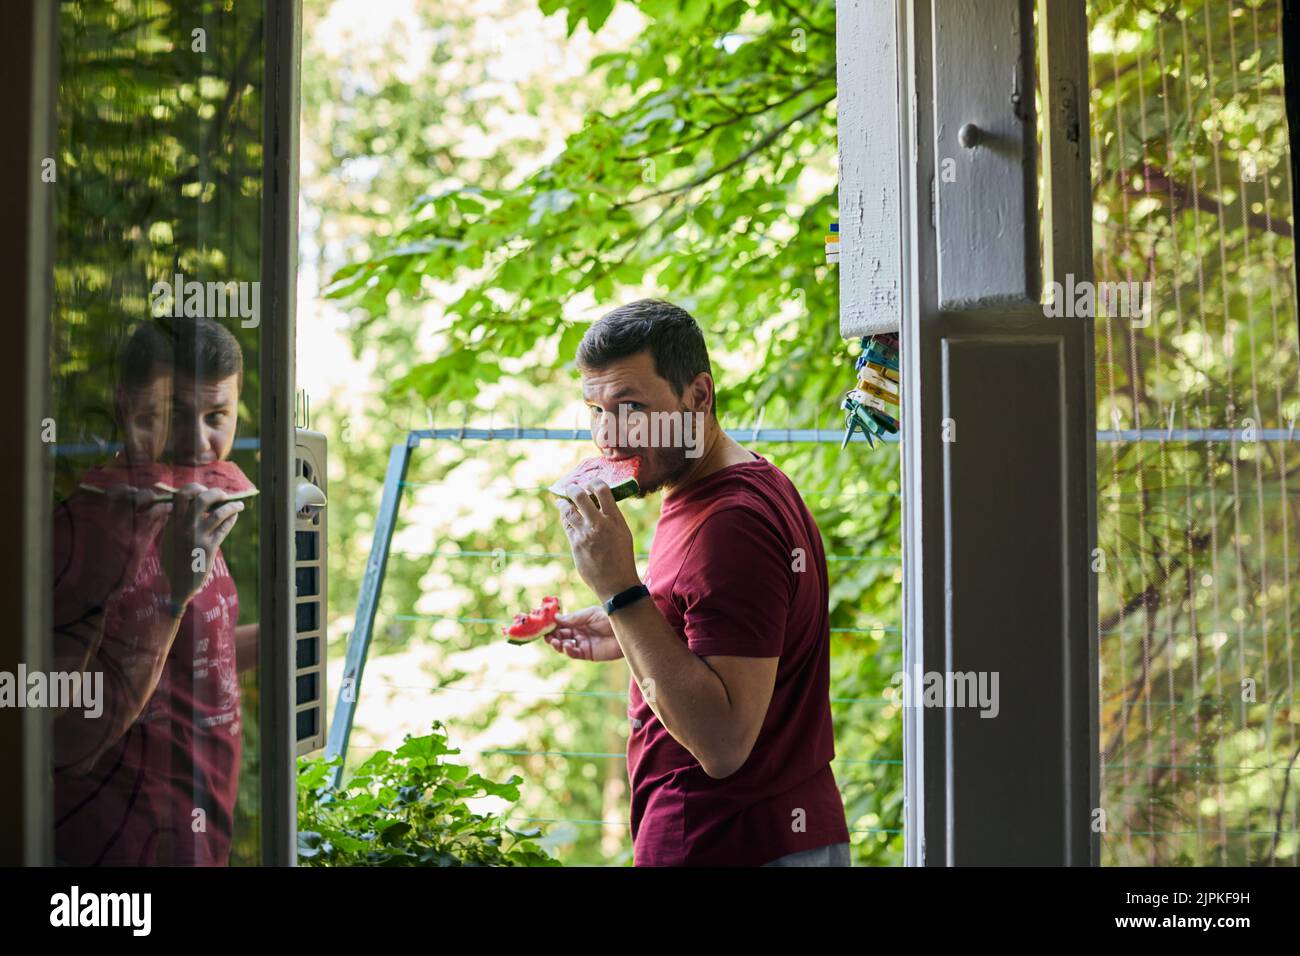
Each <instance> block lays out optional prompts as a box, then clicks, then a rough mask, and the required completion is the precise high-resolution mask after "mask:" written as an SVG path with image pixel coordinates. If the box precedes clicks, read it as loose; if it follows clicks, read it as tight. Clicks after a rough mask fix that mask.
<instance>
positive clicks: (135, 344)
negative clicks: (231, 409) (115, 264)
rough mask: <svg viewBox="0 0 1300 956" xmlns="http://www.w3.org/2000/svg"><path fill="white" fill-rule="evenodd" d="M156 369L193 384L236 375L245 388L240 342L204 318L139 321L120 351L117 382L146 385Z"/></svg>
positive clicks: (132, 385) (218, 324) (216, 324)
mask: <svg viewBox="0 0 1300 956" xmlns="http://www.w3.org/2000/svg"><path fill="white" fill-rule="evenodd" d="M158 366H162V367H164V368H167V369H170V370H171V371H172V373H173V374H175V375H183V376H185V377H186V378H192V379H194V381H196V382H215V381H220V380H221V379H224V378H229V377H230V376H232V375H238V376H239V385H240V388H241V389H242V388H243V385H244V353H243V350H242V349H240V347H239V342H238V341H236V339H235V337H234V335H232V334H231V333H230V330H229V329H227V328H226V327H225V326H224V325H222V324H221V323H219V322H216V321H213V320H212V319H209V318H206V317H203V316H199V317H196V318H178V319H172V318H166V317H165V318H160V319H152V320H150V321H147V322H141V323H140V324H139V325H138V326H136V328H135V331H134V332H132V333H131V337H130V338H129V339H127V341H126V345H125V346H123V348H122V353H121V356H120V358H119V360H118V365H117V375H118V383H119V384H121V385H123V386H126V387H135V386H141V385H147V384H148V383H149V382H150V381H151V380H152V379H153V377H154V376H155V375H156V374H157V371H156V370H157V367H158Z"/></svg>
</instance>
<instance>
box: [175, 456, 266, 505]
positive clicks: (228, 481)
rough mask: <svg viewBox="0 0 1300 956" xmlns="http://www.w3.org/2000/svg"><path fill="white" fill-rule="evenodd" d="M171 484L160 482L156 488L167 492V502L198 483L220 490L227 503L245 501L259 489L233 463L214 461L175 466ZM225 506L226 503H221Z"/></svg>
mask: <svg viewBox="0 0 1300 956" xmlns="http://www.w3.org/2000/svg"><path fill="white" fill-rule="evenodd" d="M168 481H169V482H170V483H164V482H159V483H158V484H157V485H156V487H158V488H160V489H161V490H162V491H164V492H167V498H166V500H171V495H173V494H175V493H176V492H177V491H178V490H179V489H181V488H184V487H185V486H186V485H189V484H194V483H198V484H200V485H203V486H204V487H205V488H220V489H221V490H222V491H224V492H225V493H226V501H243V500H244V499H246V498H251V497H253V496H254V495H256V494H257V488H256V487H255V486H254V485H253V483H252V482H251V481H249V480H248V476H247V475H245V474H244V472H243V471H242V470H241V469H240V467H239V466H238V465H236V464H235V463H234V462H233V461H214V462H212V463H210V464H207V465H173V466H172V469H171V477H170V478H169V479H168ZM221 504H225V502H221Z"/></svg>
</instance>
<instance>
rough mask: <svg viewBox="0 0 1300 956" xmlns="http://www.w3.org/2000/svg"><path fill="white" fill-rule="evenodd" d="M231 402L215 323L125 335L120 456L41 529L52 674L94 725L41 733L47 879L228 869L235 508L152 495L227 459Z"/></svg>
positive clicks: (239, 639)
mask: <svg viewBox="0 0 1300 956" xmlns="http://www.w3.org/2000/svg"><path fill="white" fill-rule="evenodd" d="M242 386H243V356H242V353H241V352H240V349H239V345H238V343H237V342H236V341H235V339H234V336H232V335H231V334H230V332H229V331H228V330H226V329H225V328H223V327H222V326H221V325H219V324H218V323H216V322H214V321H212V320H209V319H202V318H199V319H178V320H159V321H155V322H148V323H145V324H143V325H141V326H140V327H138V328H137V329H136V330H135V332H134V333H133V334H132V336H131V338H130V339H129V341H128V342H127V344H126V347H125V349H124V350H123V353H122V358H121V361H120V363H119V368H118V385H117V389H116V392H115V396H114V404H115V413H116V417H117V421H118V424H119V425H120V427H121V431H122V435H123V449H122V451H121V452H120V453H119V454H118V455H117V456H116V457H115V458H114V460H113V461H111V462H109V463H107V464H104V465H100V466H97V467H95V468H92V469H91V470H90V471H89V472H87V473H86V475H84V476H83V481H82V487H81V489H80V490H78V492H77V493H76V494H74V495H73V496H72V497H71V498H69V499H68V500H67V501H66V502H64V503H63V504H62V505H60V507H59V509H58V512H57V513H56V515H55V522H54V539H55V540H54V553H55V567H54V617H55V635H54V652H55V661H56V665H55V666H56V668H58V669H61V670H84V671H87V672H90V673H95V672H102V673H103V681H104V684H103V698H104V700H103V713H102V714H101V715H100V716H99V717H97V718H91V717H88V716H86V715H85V714H84V713H83V712H82V711H78V710H67V711H64V712H62V713H60V714H59V715H58V717H57V718H56V721H55V729H54V737H55V780H54V786H55V855H56V859H57V860H58V861H59V862H60V863H69V864H80V865H96V864H108V865H125V866H131V865H146V864H164V865H168V864H171V865H214V864H215V865H224V864H226V863H227V862H228V860H229V855H230V841H231V831H232V820H233V814H234V806H235V797H236V793H237V790H238V783H239V763H240V744H241V740H240V730H241V726H240V709H239V683H238V680H237V670H238V669H242V668H244V667H249V666H252V664H253V663H254V662H255V660H256V641H257V626H256V625H248V626H245V627H240V628H237V627H236V622H237V621H238V618H239V595H238V594H237V593H236V590H235V585H234V581H233V580H232V578H231V576H230V573H229V570H228V569H227V567H226V562H225V559H224V558H223V556H222V554H221V550H220V545H221V543H222V541H224V540H225V538H226V535H227V534H229V533H230V531H231V529H232V528H233V527H234V525H235V521H236V518H237V517H238V515H239V512H240V511H242V510H243V502H241V501H226V500H225V499H226V492H225V491H223V490H221V489H220V488H216V487H211V488H210V487H205V486H204V485H203V484H201V483H199V482H197V481H190V482H188V483H186V484H185V485H184V487H180V488H179V489H178V490H177V491H176V492H175V494H174V495H172V496H171V497H170V500H164V501H159V500H157V499H158V498H159V497H160V493H159V490H158V489H157V488H156V487H155V485H156V484H157V483H159V482H163V483H170V482H171V479H173V478H174V477H175V475H176V474H185V475H187V476H193V475H195V474H200V476H201V472H196V471H195V468H200V469H201V468H202V466H209V465H211V464H212V463H213V462H217V461H220V460H222V459H225V458H226V457H227V456H228V455H229V454H230V451H231V449H232V447H233V445H234V440H235V427H236V422H237V416H238V405H239V392H240V389H241V388H242ZM186 466H188V467H186ZM175 484H177V485H180V484H181V480H180V479H176V480H175ZM91 488H94V489H97V490H90V489H91Z"/></svg>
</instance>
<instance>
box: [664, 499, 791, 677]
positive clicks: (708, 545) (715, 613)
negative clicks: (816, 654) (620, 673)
mask: <svg viewBox="0 0 1300 956" xmlns="http://www.w3.org/2000/svg"><path fill="white" fill-rule="evenodd" d="M793 562H794V558H793V557H792V555H791V548H789V547H787V546H786V542H785V541H783V540H782V536H781V534H780V533H778V531H777V530H776V529H775V527H773V525H772V523H771V522H770V521H769V520H768V518H767V517H766V516H765V515H764V514H763V513H762V512H761V511H759V510H757V509H755V508H751V507H747V506H736V507H732V508H725V509H723V510H721V511H717V512H714V513H713V514H711V515H709V516H708V517H706V518H705V519H704V521H703V523H702V524H701V525H700V528H699V530H698V531H697V532H696V533H695V538H694V540H693V541H692V543H691V547H690V553H689V554H688V556H687V560H686V562H685V564H684V565H683V568H682V571H681V573H680V574H679V576H678V578H677V582H676V586H675V587H674V591H675V592H676V596H677V598H678V600H679V601H681V612H682V620H683V629H684V631H685V633H686V643H687V646H688V647H690V649H691V650H692V651H694V652H695V653H696V654H698V655H700V656H701V657H703V656H706V655H710V654H724V655H731V656H736V657H780V656H781V652H782V650H783V648H784V646H785V633H786V620H787V617H788V615H789V612H790V605H791V602H792V600H793V595H794V580H793V574H794V570H793Z"/></svg>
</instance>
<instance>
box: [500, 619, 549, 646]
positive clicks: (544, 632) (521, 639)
mask: <svg viewBox="0 0 1300 956" xmlns="http://www.w3.org/2000/svg"><path fill="white" fill-rule="evenodd" d="M555 628H556V625H555V623H554V622H552V623H551V624H548V625H547V626H546V627H544V628H542V629H541V630H540V631H538V632H537V633H536V634H534V635H533V636H532V637H512V638H510V639H509V640H508V641H506V643H507V644H516V645H517V644H531V643H533V641H535V640H537V639H538V638H539V637H545V636H546V635H547V634H550V633H551V631H553V630H555Z"/></svg>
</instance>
